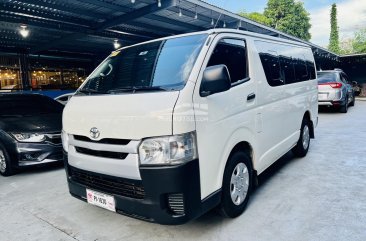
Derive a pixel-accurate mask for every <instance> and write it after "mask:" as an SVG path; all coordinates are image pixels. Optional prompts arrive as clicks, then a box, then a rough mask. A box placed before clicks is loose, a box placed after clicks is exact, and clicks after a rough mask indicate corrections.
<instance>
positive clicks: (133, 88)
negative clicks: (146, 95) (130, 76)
mask: <svg viewBox="0 0 366 241" xmlns="http://www.w3.org/2000/svg"><path fill="white" fill-rule="evenodd" d="M161 90H162V91H167V90H174V89H166V88H163V87H161V86H129V87H125V88H119V89H112V90H108V91H107V92H108V93H118V92H132V93H135V92H136V91H161Z"/></svg>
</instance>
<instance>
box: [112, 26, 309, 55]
mask: <svg viewBox="0 0 366 241" xmlns="http://www.w3.org/2000/svg"><path fill="white" fill-rule="evenodd" d="M219 33H237V34H242V35H246V36H250V37H255V38H259V39H265V40H272V41H276V42H280V43H287V44H293V45H297V46H303V47H308V48H310V45H308V44H305V43H301V42H297V41H293V40H288V39H284V38H278V37H273V36H269V35H265V34H259V33H253V32H248V31H243V30H238V29H230V28H215V29H209V30H206V31H199V32H191V33H185V34H179V35H173V36H168V37H163V38H157V39H153V40H149V41H145V42H141V43H138V44H134V45H130V46H126V47H122V48H119V49H117V50H115V51H120V50H121V49H124V48H129V47H132V46H137V45H141V44H145V43H150V42H155V41H161V40H165V39H172V38H177V37H183V36H190V35H196V34H209V35H210V34H219ZM115 51H113V52H115Z"/></svg>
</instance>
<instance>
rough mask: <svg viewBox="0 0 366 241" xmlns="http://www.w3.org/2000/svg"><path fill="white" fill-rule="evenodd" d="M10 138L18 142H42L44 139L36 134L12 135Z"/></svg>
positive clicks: (41, 135) (43, 136)
mask: <svg viewBox="0 0 366 241" xmlns="http://www.w3.org/2000/svg"><path fill="white" fill-rule="evenodd" d="M12 136H13V137H14V138H15V139H16V140H17V141H19V142H43V141H44V140H45V139H46V137H45V135H43V134H37V133H13V134H12Z"/></svg>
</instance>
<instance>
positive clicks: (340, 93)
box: [318, 69, 355, 113]
mask: <svg viewBox="0 0 366 241" xmlns="http://www.w3.org/2000/svg"><path fill="white" fill-rule="evenodd" d="M318 91H319V92H318V104H319V106H328V107H334V108H337V109H339V111H340V112H342V113H347V111H348V106H354V105H355V94H354V90H353V87H352V85H351V84H350V82H349V81H348V77H347V75H346V74H345V73H344V72H343V71H342V70H340V69H335V70H327V71H319V72H318Z"/></svg>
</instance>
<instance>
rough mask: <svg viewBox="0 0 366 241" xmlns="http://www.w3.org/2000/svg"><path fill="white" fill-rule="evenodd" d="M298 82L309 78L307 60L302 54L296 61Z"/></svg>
mask: <svg viewBox="0 0 366 241" xmlns="http://www.w3.org/2000/svg"><path fill="white" fill-rule="evenodd" d="M294 66H295V75H296V82H301V81H306V80H309V76H308V70H307V67H306V62H305V60H304V58H303V57H302V56H300V57H299V58H297V59H296V60H295V61H294Z"/></svg>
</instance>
